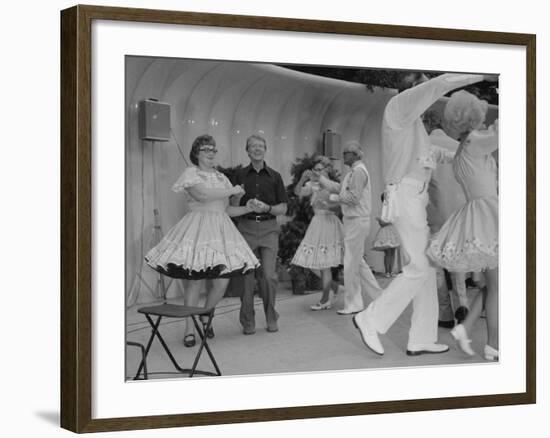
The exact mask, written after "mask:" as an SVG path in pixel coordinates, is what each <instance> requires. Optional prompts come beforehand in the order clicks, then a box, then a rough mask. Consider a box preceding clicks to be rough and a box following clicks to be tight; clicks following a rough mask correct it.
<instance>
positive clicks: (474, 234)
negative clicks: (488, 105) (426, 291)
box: [427, 125, 498, 272]
mask: <svg viewBox="0 0 550 438" xmlns="http://www.w3.org/2000/svg"><path fill="white" fill-rule="evenodd" d="M497 149H498V130H497V128H496V126H495V125H493V126H491V127H490V128H489V129H487V130H484V131H478V130H474V131H472V132H471V133H470V134H469V135H468V136H467V137H466V138H465V139H464V140H463V141H462V142H461V144H460V146H459V148H458V150H457V153H456V155H455V158H454V160H453V171H454V174H455V177H456V179H457V181H458V182H459V184H460V185H461V186H462V190H463V191H464V194H465V196H466V201H467V202H466V204H465V205H464V206H463V207H461V208H460V209H458V210H457V211H455V212H454V213H453V214H452V215H451V216H450V217H449V218H448V219H447V221H446V222H445V223H444V224H443V226H442V227H441V229H440V230H439V232H438V233H437V234H435V235H434V236H433V238H432V240H431V241H430V244H429V246H428V251H427V253H428V256H429V257H430V258H431V259H432V260H433V261H435V262H436V263H437V264H439V265H440V266H442V267H444V268H446V269H447V270H449V271H455V272H479V271H482V270H485V269H495V268H497V267H498V187H497V184H498V180H497V174H498V169H497V164H496V161H495V159H494V157H493V155H492V152H494V151H495V150H497Z"/></svg>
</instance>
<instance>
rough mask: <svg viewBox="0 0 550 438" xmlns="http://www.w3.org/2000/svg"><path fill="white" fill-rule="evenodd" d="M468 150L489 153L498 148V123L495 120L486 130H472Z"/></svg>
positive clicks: (467, 145)
mask: <svg viewBox="0 0 550 438" xmlns="http://www.w3.org/2000/svg"><path fill="white" fill-rule="evenodd" d="M465 147H466V148H467V150H468V152H470V153H472V154H475V155H489V154H491V153H493V152H494V151H496V150H497V149H498V125H497V122H495V124H494V125H491V126H490V127H489V129H487V130H484V131H472V132H471V133H470V135H469V136H468V139H467V140H466V145H465Z"/></svg>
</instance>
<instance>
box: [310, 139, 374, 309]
mask: <svg viewBox="0 0 550 438" xmlns="http://www.w3.org/2000/svg"><path fill="white" fill-rule="evenodd" d="M343 154H344V164H346V165H348V166H350V167H351V171H350V172H348V173H347V174H346V176H345V177H344V180H343V181H342V183H341V184H339V183H337V182H334V181H331V180H330V179H328V178H327V177H325V176H322V175H320V177H319V183H320V184H321V185H322V186H323V187H325V188H327V189H328V190H329V191H331V192H333V194H331V195H330V198H329V199H330V200H331V201H333V202H339V203H340V204H341V206H342V214H343V215H344V219H343V223H344V287H345V294H344V308H343V309H340V310H338V311H337V313H339V314H340V315H351V314H354V313H357V312H360V311H361V310H363V309H364V308H365V305H364V303H363V296H362V292H366V293H367V294H368V295H369V296H370V297H371V298H373V299H374V298H376V297H377V296H378V295H379V294H380V292H381V289H380V286H379V285H378V282H377V281H376V278H374V275H373V273H372V271H371V270H370V268H369V265H367V262H366V261H365V258H364V256H365V251H366V248H367V246H366V240H367V238H368V237H369V233H370V224H371V218H370V216H371V184H370V176H369V172H368V170H367V166H365V163H363V162H362V161H361V158H362V157H363V151H362V150H361V146H360V145H359V143H357V142H349V143H347V144H346V145H345V146H344V150H343Z"/></svg>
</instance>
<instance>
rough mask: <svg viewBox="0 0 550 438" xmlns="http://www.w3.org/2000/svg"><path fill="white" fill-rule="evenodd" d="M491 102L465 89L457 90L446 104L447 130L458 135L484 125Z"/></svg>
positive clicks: (444, 114) (444, 112)
mask: <svg viewBox="0 0 550 438" xmlns="http://www.w3.org/2000/svg"><path fill="white" fill-rule="evenodd" d="M488 108H489V103H488V102H487V101H485V100H481V99H479V98H478V97H476V96H474V95H473V94H471V93H468V92H467V91H465V90H460V91H457V92H456V93H453V94H452V95H451V98H450V99H449V101H448V102H447V105H445V110H444V111H443V119H444V125H445V128H446V130H447V129H450V130H452V131H453V132H455V133H456V134H457V135H461V134H464V133H467V132H470V131H472V130H474V129H478V128H480V127H481V126H482V125H483V122H484V121H485V116H486V114H487V110H488Z"/></svg>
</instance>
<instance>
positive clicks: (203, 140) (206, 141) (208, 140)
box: [189, 134, 216, 166]
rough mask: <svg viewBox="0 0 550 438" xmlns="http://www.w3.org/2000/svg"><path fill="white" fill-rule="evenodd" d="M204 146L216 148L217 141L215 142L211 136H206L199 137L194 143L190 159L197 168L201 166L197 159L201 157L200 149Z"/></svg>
mask: <svg viewBox="0 0 550 438" xmlns="http://www.w3.org/2000/svg"><path fill="white" fill-rule="evenodd" d="M204 145H211V146H216V140H214V137H212V136H211V135H208V134H204V135H199V136H198V137H197V138H196V139H195V141H193V145H192V146H191V150H190V151H189V159H190V160H191V163H193V164H194V165H195V166H196V165H197V164H199V159H198V158H197V157H198V156H199V149H200V148H201V146H204Z"/></svg>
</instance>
